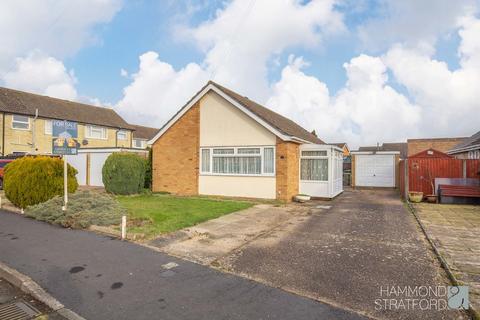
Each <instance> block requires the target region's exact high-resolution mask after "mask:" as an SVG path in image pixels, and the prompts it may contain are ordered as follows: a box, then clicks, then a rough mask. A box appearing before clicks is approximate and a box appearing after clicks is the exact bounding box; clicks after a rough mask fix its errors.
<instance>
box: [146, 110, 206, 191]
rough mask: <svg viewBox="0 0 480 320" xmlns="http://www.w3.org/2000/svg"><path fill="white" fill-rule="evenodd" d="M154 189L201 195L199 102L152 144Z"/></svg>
mask: <svg viewBox="0 0 480 320" xmlns="http://www.w3.org/2000/svg"><path fill="white" fill-rule="evenodd" d="M152 151H153V153H152V157H153V159H152V167H153V174H152V180H153V181H152V190H153V191H154V192H158V191H168V192H171V193H175V194H182V195H196V194H198V171H199V169H198V168H199V152H200V107H199V103H197V104H195V105H194V106H192V107H191V108H190V110H188V111H187V112H186V113H185V114H184V115H183V116H182V117H181V118H180V119H179V120H178V121H177V122H176V123H175V124H174V125H173V126H171V127H170V128H169V129H168V130H167V131H166V132H165V133H164V134H163V135H162V136H161V137H160V138H159V139H158V140H157V141H155V143H154V144H153V146H152Z"/></svg>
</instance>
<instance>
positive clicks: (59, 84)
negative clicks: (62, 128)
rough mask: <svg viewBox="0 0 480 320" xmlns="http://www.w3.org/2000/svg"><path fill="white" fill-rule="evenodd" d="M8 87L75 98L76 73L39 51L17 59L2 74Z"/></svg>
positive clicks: (58, 96)
mask: <svg viewBox="0 0 480 320" xmlns="http://www.w3.org/2000/svg"><path fill="white" fill-rule="evenodd" d="M2 80H3V81H4V83H5V84H6V86H7V87H11V88H14V89H18V90H25V91H28V92H34V93H39V94H44V95H48V96H52V97H57V98H62V99H68V100H75V99H77V91H76V90H75V83H76V81H77V80H76V79H75V75H74V73H73V70H70V71H67V69H66V68H65V66H64V65H63V63H62V62H61V61H59V60H57V59H55V58H53V57H49V56H46V55H44V54H42V53H40V52H38V51H36V52H34V53H32V54H30V55H29V56H27V57H25V58H17V59H15V67H14V69H13V70H11V71H10V72H7V73H5V74H4V75H3V76H2Z"/></svg>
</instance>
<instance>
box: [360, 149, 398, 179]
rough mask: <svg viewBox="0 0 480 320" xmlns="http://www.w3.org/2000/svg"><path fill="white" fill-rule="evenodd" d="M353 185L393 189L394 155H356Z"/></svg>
mask: <svg viewBox="0 0 480 320" xmlns="http://www.w3.org/2000/svg"><path fill="white" fill-rule="evenodd" d="M355 185H357V186H361V187H395V155H391V154H375V155H360V154H358V155H356V156H355Z"/></svg>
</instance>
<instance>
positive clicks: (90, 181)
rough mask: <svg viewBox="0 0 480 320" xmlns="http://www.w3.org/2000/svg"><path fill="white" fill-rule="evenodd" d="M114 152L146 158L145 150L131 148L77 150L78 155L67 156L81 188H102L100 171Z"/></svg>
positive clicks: (146, 152)
mask: <svg viewBox="0 0 480 320" xmlns="http://www.w3.org/2000/svg"><path fill="white" fill-rule="evenodd" d="M114 152H133V153H136V154H138V155H139V156H141V157H143V158H146V157H147V156H148V151H147V150H138V149H131V148H98V149H95V148H89V149H79V150H78V154H76V155H70V156H67V161H68V163H69V164H70V165H71V166H73V167H74V168H75V169H77V171H78V173H77V181H78V184H79V185H81V186H94V187H103V180H102V169H103V164H104V163H105V160H107V158H108V156H109V155H111V154H112V153H114Z"/></svg>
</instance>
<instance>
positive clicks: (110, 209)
mask: <svg viewBox="0 0 480 320" xmlns="http://www.w3.org/2000/svg"><path fill="white" fill-rule="evenodd" d="M62 205H63V198H62V197H59V196H57V197H54V198H53V199H50V200H48V201H46V202H44V203H40V204H37V205H35V206H32V207H28V208H27V209H26V210H25V215H27V216H28V217H31V218H34V219H36V220H40V221H45V222H49V223H52V224H59V225H61V226H63V227H66V228H76V229H78V228H88V227H89V226H90V225H92V224H94V225H97V226H109V225H113V224H120V222H121V217H122V215H124V214H126V210H125V209H124V208H122V207H121V206H120V205H119V203H118V202H117V200H115V199H114V198H113V197H112V196H111V195H108V194H105V193H103V194H101V193H95V192H92V191H79V192H76V193H74V194H72V195H70V196H69V198H68V206H67V210H66V211H62Z"/></svg>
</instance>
